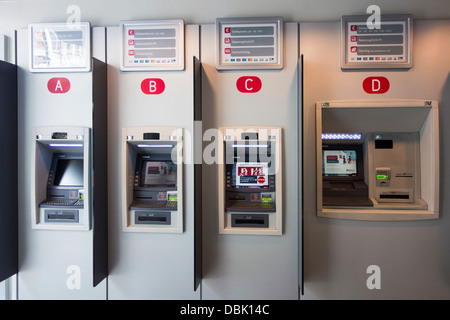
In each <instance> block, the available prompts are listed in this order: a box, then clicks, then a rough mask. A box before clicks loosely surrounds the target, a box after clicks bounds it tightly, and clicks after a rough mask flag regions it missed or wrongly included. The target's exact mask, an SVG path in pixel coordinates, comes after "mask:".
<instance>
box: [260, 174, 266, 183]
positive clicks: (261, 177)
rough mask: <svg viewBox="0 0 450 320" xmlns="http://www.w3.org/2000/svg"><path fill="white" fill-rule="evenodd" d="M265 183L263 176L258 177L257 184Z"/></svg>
mask: <svg viewBox="0 0 450 320" xmlns="http://www.w3.org/2000/svg"><path fill="white" fill-rule="evenodd" d="M265 181H266V178H264V177H263V176H259V177H258V183H264V182H265Z"/></svg>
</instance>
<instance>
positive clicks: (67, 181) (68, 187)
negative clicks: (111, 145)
mask: <svg viewBox="0 0 450 320" xmlns="http://www.w3.org/2000/svg"><path fill="white" fill-rule="evenodd" d="M34 136H35V137H36V157H35V158H34V159H33V160H34V161H33V162H34V164H35V165H34V166H32V167H31V174H32V176H35V177H36V184H35V186H34V188H32V190H33V191H34V192H33V194H32V203H33V204H35V205H36V206H35V207H33V209H34V212H35V213H34V214H33V213H32V219H33V220H32V228H35V229H57V230H61V229H65V230H71V229H73V230H89V229H90V228H91V219H90V211H91V210H92V208H90V206H89V204H90V200H91V199H90V198H91V195H90V194H89V189H90V188H89V182H90V181H89V179H90V175H91V172H90V171H91V170H92V169H91V167H90V164H91V160H90V158H91V157H90V153H91V152H90V150H89V149H90V143H89V140H90V129H89V128H83V127H79V128H77V127H71V128H64V127H39V128H35V131H34ZM33 169H34V170H33ZM85 189H86V194H85ZM85 202H86V206H85Z"/></svg>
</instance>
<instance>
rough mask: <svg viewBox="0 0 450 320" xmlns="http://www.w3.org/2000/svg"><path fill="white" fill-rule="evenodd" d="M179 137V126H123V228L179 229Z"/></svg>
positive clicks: (180, 207)
mask: <svg viewBox="0 0 450 320" xmlns="http://www.w3.org/2000/svg"><path fill="white" fill-rule="evenodd" d="M148 130H151V132H147V131H148ZM182 138H183V135H182V129H181V128H124V129H123V139H122V144H123V145H122V166H123V168H122V172H123V173H124V175H126V176H124V177H123V178H124V180H123V181H132V183H123V184H122V190H123V191H122V197H123V200H122V205H123V206H124V208H123V209H122V211H123V214H124V216H123V223H124V225H123V228H124V231H144V232H176V233H181V232H183V184H182V183H181V181H183V156H182V142H183V139H182Z"/></svg>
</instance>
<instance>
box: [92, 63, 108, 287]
mask: <svg viewBox="0 0 450 320" xmlns="http://www.w3.org/2000/svg"><path fill="white" fill-rule="evenodd" d="M106 68H107V67H106V64H105V63H104V62H101V61H100V60H97V59H95V58H94V59H93V60H92V70H93V101H94V110H93V115H92V118H93V119H92V122H93V144H94V146H95V149H94V152H93V167H94V173H93V174H94V177H93V181H94V191H93V197H94V199H95V201H94V204H93V207H94V213H95V214H94V216H93V241H94V247H93V250H94V261H93V263H94V266H93V277H94V280H93V283H94V287H95V286H97V285H98V284H99V283H100V282H102V281H103V280H104V279H105V278H106V277H107V275H108V152H107V150H108V143H107V93H106V89H107V84H106V81H105V80H106Z"/></svg>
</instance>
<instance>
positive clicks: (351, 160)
mask: <svg viewBox="0 0 450 320" xmlns="http://www.w3.org/2000/svg"><path fill="white" fill-rule="evenodd" d="M322 153H323V175H324V176H344V177H348V176H356V175H357V174H358V168H357V153H356V150H323V151H322Z"/></svg>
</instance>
